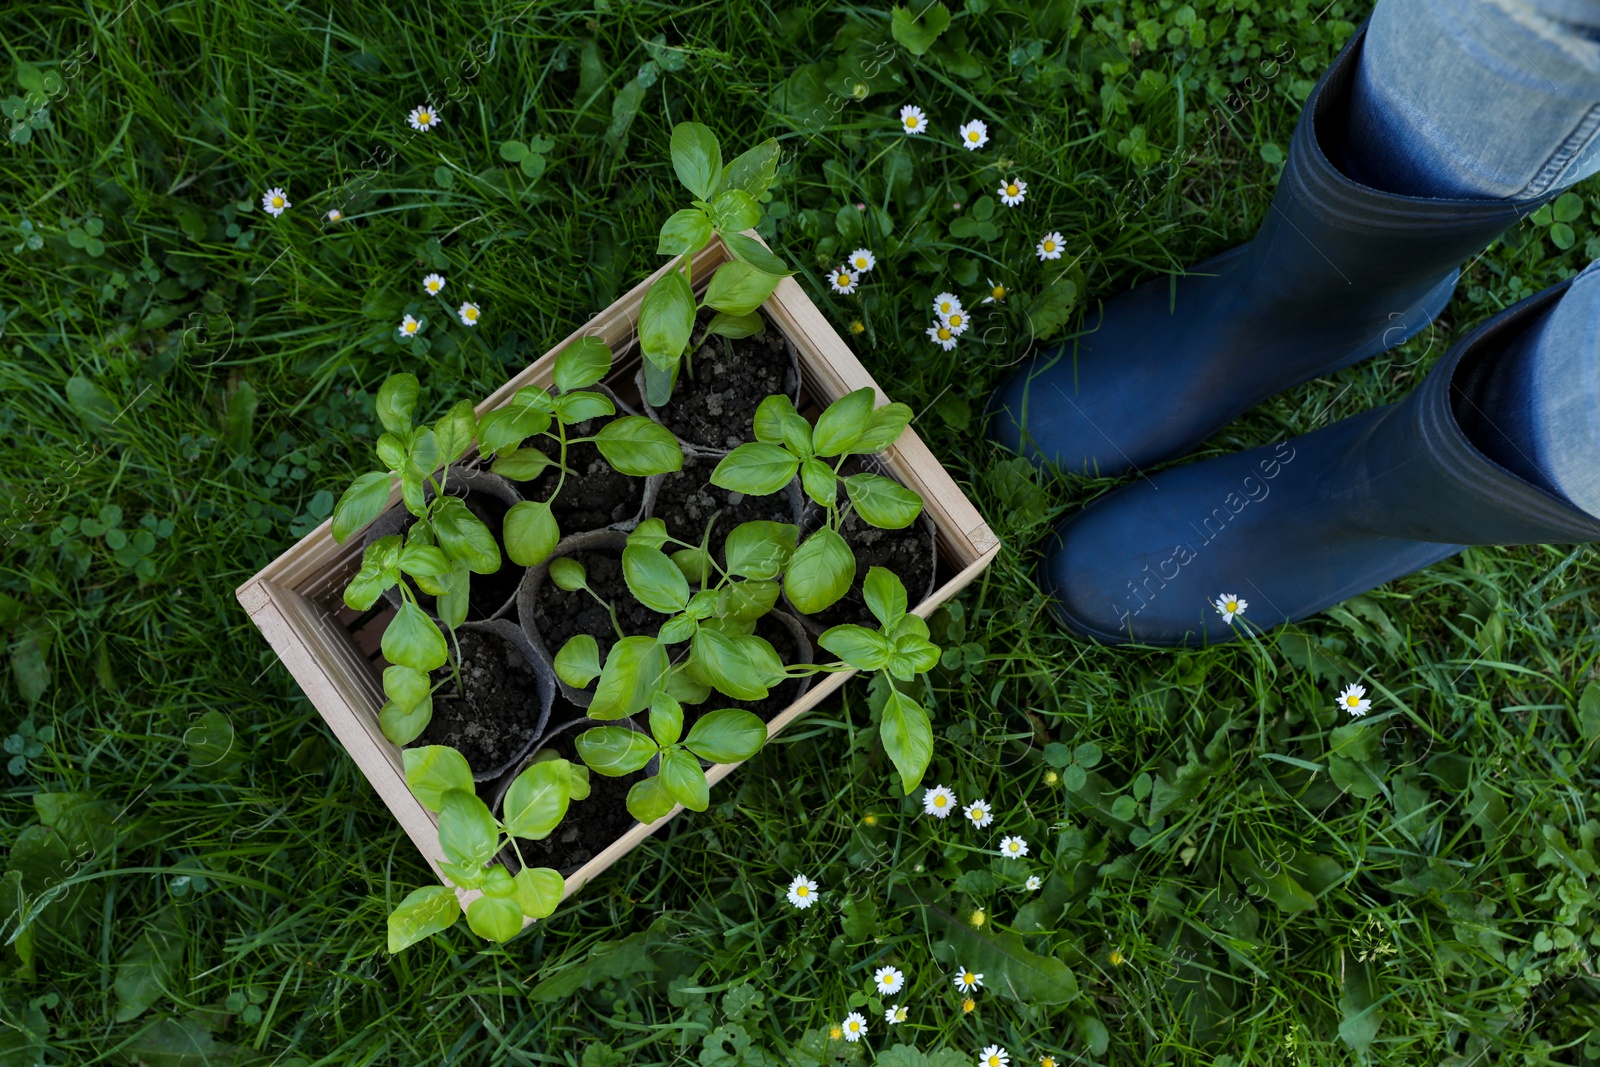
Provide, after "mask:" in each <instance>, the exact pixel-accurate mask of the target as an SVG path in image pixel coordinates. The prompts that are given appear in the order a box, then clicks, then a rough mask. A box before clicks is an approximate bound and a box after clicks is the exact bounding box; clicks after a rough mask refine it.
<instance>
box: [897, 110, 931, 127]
mask: <svg viewBox="0 0 1600 1067" xmlns="http://www.w3.org/2000/svg"><path fill="white" fill-rule="evenodd" d="M900 128H901V129H902V130H904V131H905V132H906V133H908V134H910V133H921V132H922V131H923V130H925V129H927V128H928V116H926V115H924V114H923V113H922V109H921V108H920V107H916V106H913V105H911V104H907V105H906V106H905V107H903V108H901V109H900Z"/></svg>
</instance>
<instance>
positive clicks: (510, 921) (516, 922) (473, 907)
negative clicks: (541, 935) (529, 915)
mask: <svg viewBox="0 0 1600 1067" xmlns="http://www.w3.org/2000/svg"><path fill="white" fill-rule="evenodd" d="M467 925H468V926H470V927H471V928H472V932H473V933H475V934H477V935H478V936H479V937H482V938H486V939H488V940H490V941H510V940H511V939H512V938H513V937H516V936H517V934H518V933H519V932H520V931H521V930H522V908H521V907H520V906H519V905H518V904H517V901H516V899H515V898H514V897H491V896H488V895H484V896H481V897H479V898H478V899H477V900H474V901H473V902H472V903H471V904H468V905H467Z"/></svg>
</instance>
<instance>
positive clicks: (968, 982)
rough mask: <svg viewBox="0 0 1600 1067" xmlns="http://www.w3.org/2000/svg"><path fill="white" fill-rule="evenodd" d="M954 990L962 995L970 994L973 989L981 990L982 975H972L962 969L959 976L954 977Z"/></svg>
mask: <svg viewBox="0 0 1600 1067" xmlns="http://www.w3.org/2000/svg"><path fill="white" fill-rule="evenodd" d="M956 988H957V989H959V990H961V992H963V993H970V992H972V991H973V990H974V989H982V988H983V975H981V974H973V973H972V972H971V971H968V970H965V969H963V970H962V972H961V973H960V974H958V975H956Z"/></svg>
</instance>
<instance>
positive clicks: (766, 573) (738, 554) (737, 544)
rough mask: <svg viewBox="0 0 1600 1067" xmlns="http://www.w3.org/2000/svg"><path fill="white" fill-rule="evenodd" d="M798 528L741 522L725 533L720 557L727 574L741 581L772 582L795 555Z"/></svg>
mask: <svg viewBox="0 0 1600 1067" xmlns="http://www.w3.org/2000/svg"><path fill="white" fill-rule="evenodd" d="M799 537H800V528H799V527H798V526H796V525H794V524H793V523H790V522H766V521H758V522H742V523H740V524H739V525H738V526H735V527H734V528H733V529H732V530H730V531H728V536H727V539H726V540H725V541H724V542H723V549H722V551H723V555H724V557H725V558H726V559H727V561H728V573H729V574H732V575H736V576H738V577H740V578H758V579H773V578H776V577H778V575H780V574H782V573H783V568H784V567H786V566H788V565H789V558H790V557H791V556H793V555H794V548H795V543H796V541H798V540H799Z"/></svg>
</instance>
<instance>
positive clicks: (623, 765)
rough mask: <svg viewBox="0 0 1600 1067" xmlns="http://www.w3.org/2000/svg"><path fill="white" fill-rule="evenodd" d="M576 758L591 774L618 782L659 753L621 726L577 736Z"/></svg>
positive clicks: (601, 727)
mask: <svg viewBox="0 0 1600 1067" xmlns="http://www.w3.org/2000/svg"><path fill="white" fill-rule="evenodd" d="M574 743H575V744H576V745H577V748H578V758H579V759H581V760H583V762H584V763H586V764H587V765H588V767H589V769H590V770H591V771H594V773H596V774H603V775H605V776H606V777H607V778H621V777H622V776H623V775H625V774H632V773H633V772H634V771H637V770H639V769H641V768H642V767H644V765H645V764H647V763H649V762H650V761H651V760H652V759H654V758H655V755H656V753H657V752H658V751H660V750H659V748H657V746H656V743H655V742H654V741H652V740H650V738H648V737H646V736H645V735H644V734H641V733H640V732H639V731H637V730H629V729H626V728H624V727H621V726H596V727H595V728H594V729H592V730H585V731H583V733H581V734H579V735H578V737H577V740H576V741H575V742H574Z"/></svg>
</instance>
